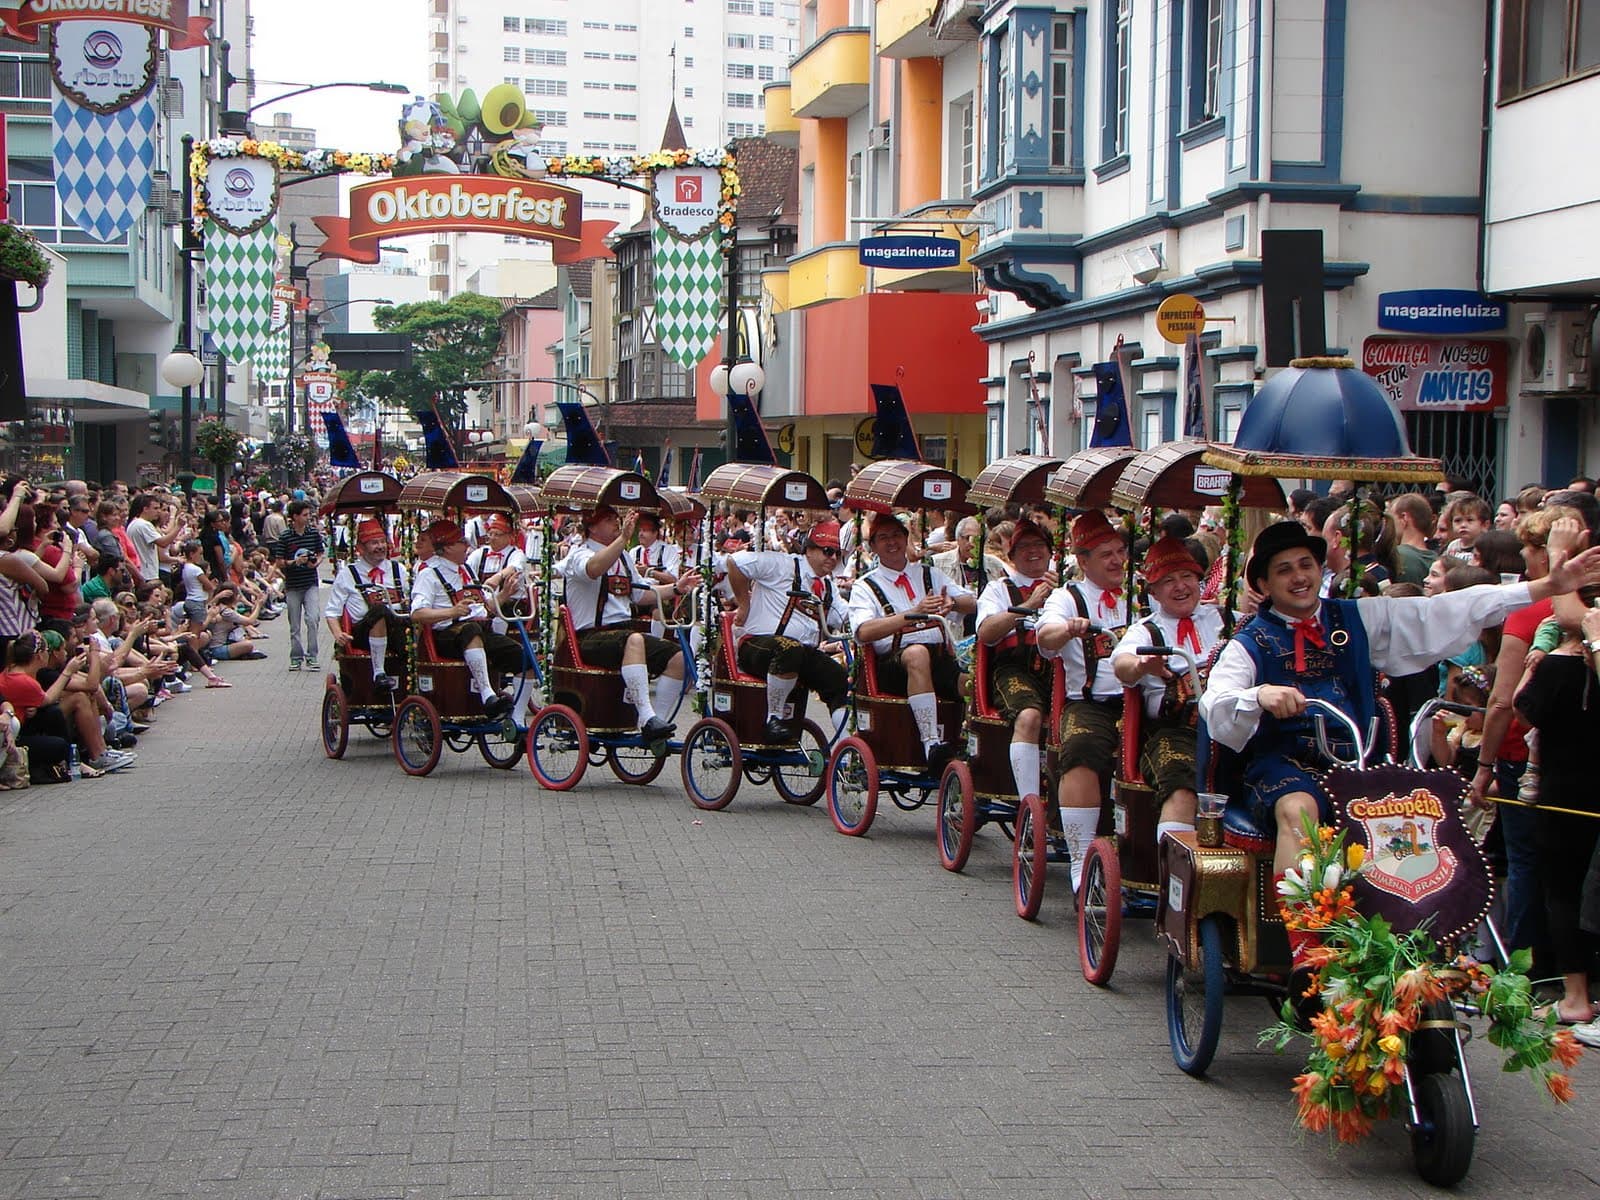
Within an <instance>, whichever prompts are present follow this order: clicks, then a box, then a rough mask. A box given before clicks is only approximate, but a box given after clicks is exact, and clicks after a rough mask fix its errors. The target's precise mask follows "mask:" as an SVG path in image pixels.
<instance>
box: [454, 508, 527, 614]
mask: <svg viewBox="0 0 1600 1200" xmlns="http://www.w3.org/2000/svg"><path fill="white" fill-rule="evenodd" d="M483 533H484V541H483V544H482V545H479V546H475V547H473V549H471V550H470V551H468V552H467V566H469V567H471V568H472V573H473V574H474V575H476V576H477V577H478V578H479V579H480V580H482V582H483V586H484V587H485V588H488V589H489V590H491V591H493V592H494V593H495V594H496V595H497V596H499V598H500V604H501V609H502V611H507V612H509V611H510V606H511V603H512V601H514V600H518V599H520V598H522V597H523V596H525V595H526V594H527V589H526V580H525V577H524V571H525V570H526V569H527V566H528V559H527V556H526V555H524V554H523V553H522V551H521V550H520V549H519V548H518V546H517V541H516V533H515V528H514V526H513V525H512V524H511V518H510V517H508V516H506V515H505V513H490V514H489V515H488V516H487V517H485V518H484V519H483ZM524 611H526V610H524ZM513 615H517V614H513ZM490 628H492V629H493V630H494V631H495V632H496V633H504V632H505V631H506V629H507V628H508V626H507V625H506V623H505V621H504V620H502V619H501V618H499V617H495V618H494V619H493V621H492V622H491V624H490Z"/></svg>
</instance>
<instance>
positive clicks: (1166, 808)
mask: <svg viewBox="0 0 1600 1200" xmlns="http://www.w3.org/2000/svg"><path fill="white" fill-rule="evenodd" d="M1140 574H1142V575H1143V576H1144V582H1145V588H1146V589H1147V590H1148V591H1149V593H1150V599H1151V601H1152V602H1153V603H1154V606H1155V611H1154V612H1153V613H1151V614H1150V616H1148V617H1146V618H1145V619H1144V620H1142V621H1136V622H1135V623H1134V624H1132V625H1130V626H1128V631H1127V633H1125V634H1123V635H1122V641H1121V642H1119V643H1118V644H1117V648H1116V650H1115V652H1114V653H1113V654H1112V656H1111V669H1112V670H1113V671H1115V672H1116V674H1117V678H1118V679H1120V680H1121V681H1122V682H1123V683H1125V684H1127V685H1128V686H1129V687H1135V688H1138V689H1139V694H1140V696H1141V697H1142V699H1143V700H1144V706H1145V718H1146V719H1145V721H1144V724H1143V730H1144V736H1143V739H1142V744H1141V745H1140V747H1139V771H1140V774H1142V775H1143V776H1144V781H1145V783H1146V784H1148V785H1149V786H1150V789H1151V791H1153V792H1154V793H1155V798H1156V803H1157V804H1159V805H1160V806H1161V815H1160V817H1159V818H1158V821H1157V824H1156V840H1157V841H1160V840H1161V839H1162V838H1163V837H1165V836H1166V835H1167V834H1168V833H1182V832H1186V831H1190V830H1193V829H1194V814H1195V805H1196V802H1197V800H1196V792H1197V790H1198V789H1197V787H1196V784H1195V714H1196V705H1197V703H1198V701H1199V699H1200V697H1199V696H1197V695H1195V694H1194V685H1193V681H1192V680H1191V679H1190V678H1189V672H1188V666H1187V665H1186V664H1185V663H1184V661H1183V659H1181V658H1173V657H1163V656H1161V655H1140V654H1135V653H1134V651H1136V650H1140V649H1143V648H1144V647H1146V646H1158V647H1166V646H1181V647H1183V648H1184V649H1186V650H1188V651H1189V652H1190V653H1191V654H1193V655H1194V657H1195V659H1196V661H1197V662H1198V663H1199V665H1200V667H1201V669H1202V670H1204V669H1205V664H1206V660H1207V658H1208V657H1209V656H1210V654H1211V652H1212V651H1213V650H1214V649H1215V648H1216V645H1217V643H1218V642H1220V641H1221V640H1222V611H1221V610H1220V609H1218V608H1217V607H1216V606H1215V605H1211V604H1201V603H1200V580H1201V578H1202V577H1203V576H1204V575H1205V571H1204V570H1203V569H1202V568H1201V566H1200V564H1199V563H1198V562H1197V561H1195V557H1194V555H1193V554H1191V553H1190V552H1189V547H1188V546H1186V545H1184V543H1183V542H1182V541H1180V540H1179V539H1178V538H1175V537H1171V536H1167V537H1163V538H1160V539H1158V540H1157V541H1156V543H1155V545H1153V546H1151V547H1150V549H1149V551H1148V552H1147V553H1146V554H1145V556H1144V563H1143V564H1142V566H1141V568H1140Z"/></svg>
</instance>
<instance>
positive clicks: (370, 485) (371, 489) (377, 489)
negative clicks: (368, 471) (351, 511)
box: [361, 479, 383, 496]
mask: <svg viewBox="0 0 1600 1200" xmlns="http://www.w3.org/2000/svg"><path fill="white" fill-rule="evenodd" d="M382 493H383V480H381V479H363V480H362V481H361V494H362V495H363V496H378V495H381V494H382Z"/></svg>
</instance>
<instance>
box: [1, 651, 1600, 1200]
mask: <svg viewBox="0 0 1600 1200" xmlns="http://www.w3.org/2000/svg"><path fill="white" fill-rule="evenodd" d="M273 632H276V630H274V631H273ZM232 674H233V675H234V676H235V677H236V679H237V680H238V682H239V684H240V686H238V687H236V688H234V689H233V690H232V691H227V692H210V693H205V694H200V693H196V694H194V695H192V696H189V697H187V698H185V699H183V700H181V701H179V702H176V703H174V704H171V705H168V706H165V707H163V708H162V709H161V710H160V712H159V714H158V716H159V717H160V723H159V726H158V729H157V730H156V731H155V732H153V733H152V734H151V735H150V736H149V737H147V738H146V739H145V744H144V745H142V746H141V747H140V749H141V752H142V753H141V757H140V760H139V764H138V766H137V768H136V769H135V770H134V771H133V772H131V773H130V774H129V775H128V776H127V777H125V778H123V779H118V778H108V779H104V780H95V781H86V782H84V783H80V784H74V785H71V786H67V787H57V788H33V789H29V790H27V791H24V792H12V793H5V794H3V795H0V913H3V917H0V967H3V974H0V1197H29V1198H52V1197H114V1198H129V1200H146V1198H150V1200H156V1198H166V1197H216V1198H218V1200H263V1198H273V1197H296V1198H298V1197H317V1198H327V1200H334V1198H349V1200H358V1198H371V1200H381V1198H389V1197H394V1198H405V1200H412V1198H415V1200H432V1198H435V1197H480V1196H481V1197H544V1196H550V1197H574V1198H582V1197H608V1198H609V1197H618V1196H629V1197H633V1196H638V1197H656V1196H684V1197H701V1196H704V1197H783V1198H810V1197H818V1198H820V1197H830V1198H832V1197H855V1196H859V1197H893V1198H899V1197H906V1198H917V1200H946V1198H951V1197H963V1196H983V1197H1011V1196H1016V1197H1077V1196H1082V1197H1095V1198H1100V1197H1139V1196H1155V1195H1160V1196H1163V1197H1166V1196H1175V1195H1181V1196H1195V1197H1212V1196H1215V1197H1219V1198H1220V1197H1227V1198H1228V1200H1239V1198H1242V1197H1282V1196H1291V1195H1292V1196H1295V1197H1313V1196H1346V1195H1350V1194H1360V1195H1364V1196H1373V1197H1410V1196H1422V1195H1425V1194H1427V1193H1428V1192H1429V1190H1430V1189H1428V1188H1427V1187H1426V1186H1425V1185H1423V1184H1422V1183H1421V1182H1420V1181H1418V1180H1417V1179H1416V1178H1415V1176H1414V1175H1413V1174H1412V1173H1411V1171H1410V1166H1409V1156H1408V1154H1407V1152H1406V1147H1405V1140H1404V1135H1403V1132H1402V1131H1401V1130H1400V1128H1399V1127H1398V1126H1397V1125H1394V1124H1392V1123H1391V1124H1390V1125H1388V1126H1386V1127H1384V1128H1382V1129H1380V1131H1379V1132H1378V1134H1377V1135H1376V1136H1375V1137H1374V1138H1373V1139H1372V1141H1371V1142H1370V1144H1368V1145H1367V1146H1365V1147H1362V1148H1360V1149H1357V1150H1354V1151H1350V1150H1344V1151H1340V1152H1338V1153H1334V1152H1332V1151H1331V1150H1330V1149H1329V1147H1328V1146H1327V1144H1326V1143H1325V1142H1324V1141H1323V1139H1321V1138H1316V1137H1309V1138H1308V1137H1301V1136H1299V1135H1297V1134H1295V1133H1294V1132H1293V1130H1292V1127H1291V1105H1290V1100H1289V1096H1288V1092H1287V1087H1288V1082H1289V1079H1290V1077H1291V1076H1292V1075H1293V1074H1294V1064H1293V1061H1292V1060H1290V1059H1288V1058H1284V1057H1279V1056H1276V1055H1274V1054H1272V1053H1270V1052H1269V1051H1264V1050H1261V1049H1258V1048H1257V1047H1256V1046H1255V1037H1254V1035H1255V1031H1256V1030H1257V1029H1258V1028H1259V1027H1260V1026H1261V1025H1263V1024H1265V1023H1266V1020H1267V1016H1268V1014H1267V1010H1266V1007H1265V1005H1263V1004H1261V1003H1260V1002H1259V1001H1249V1000H1237V1001H1233V1002H1231V1003H1230V1008H1229V1016H1228V1021H1227V1030H1226V1033H1225V1036H1224V1041H1223V1046H1222V1050H1221V1052H1220V1054H1219V1056H1218V1060H1217V1063H1216V1065H1215V1066H1214V1068H1213V1072H1212V1076H1211V1078H1209V1079H1207V1080H1205V1081H1196V1080H1191V1079H1189V1078H1187V1077H1185V1076H1183V1075H1182V1074H1180V1073H1179V1072H1178V1071H1177V1069H1176V1068H1175V1067H1174V1066H1173V1065H1172V1060H1171V1057H1170V1054H1169V1053H1168V1050H1167V1045H1166V1034H1165V1025H1164V1017H1163V1010H1162V1000H1161V976H1162V970H1163V958H1162V955H1161V952H1160V951H1159V949H1158V948H1157V946H1156V945H1155V943H1154V941H1153V939H1152V938H1151V937H1150V936H1149V934H1148V926H1147V925H1140V924H1136V923H1135V924H1131V925H1130V927H1129V932H1128V934H1127V937H1126V939H1125V945H1124V950H1123V957H1122V962H1121V964H1120V966H1119V968H1118V975H1117V979H1116V986H1115V987H1114V988H1112V989H1110V990H1108V991H1104V992H1101V991H1097V990H1095V989H1093V988H1090V987H1088V986H1087V985H1086V984H1084V983H1083V981H1082V979H1081V977H1080V976H1079V974H1078V970H1077V962H1076V953H1075V948H1074V943H1073V933H1074V927H1073V923H1072V914H1071V909H1070V904H1069V903H1068V902H1067V901H1066V900H1065V899H1064V898H1063V890H1062V885H1061V876H1060V875H1059V873H1058V875H1057V876H1056V877H1055V878H1053V879H1052V880H1051V881H1050V884H1049V890H1047V896H1046V902H1045V908H1044V912H1043V920H1042V921H1041V922H1040V923H1039V924H1037V925H1031V926H1030V925H1024V924H1023V923H1022V922H1019V921H1018V920H1017V919H1016V918H1015V916H1014V915H1012V913H1011V905H1010V899H1009V893H1008V886H1009V851H1008V847H1007V846H1006V844H1005V843H1004V841H1003V839H1002V838H1000V836H999V835H998V834H997V833H995V832H994V831H993V830H987V831H985V832H984V833H983V834H982V835H980V837H979V839H978V846H977V848H976V850H975V852H974V854H973V858H972V862H971V864H970V865H969V867H968V869H967V871H966V873H965V874H963V875H960V876H955V875H949V874H947V873H945V872H944V871H941V870H940V869H939V867H938V864H937V859H936V856H935V852H934V846H933V839H932V815H931V813H929V812H921V813H913V814H904V813H899V812H895V811H893V810H890V811H888V812H886V813H883V814H881V815H880V817H879V820H878V823H877V824H876V825H875V827H874V829H873V832H872V835H871V836H870V837H868V838H865V839H861V840H854V839H845V838H840V837H839V836H837V835H836V834H835V833H834V832H833V828H832V826H831V824H830V823H829V821H828V819H827V817H826V814H825V813H824V812H823V811H822V810H821V808H820V807H819V808H817V809H797V808H791V807H787V806H785V805H783V804H782V803H780V802H779V801H778V800H777V799H776V797H775V795H774V794H773V793H772V792H771V791H770V789H767V788H759V787H754V786H751V785H748V784H747V785H746V786H745V788H744V790H743V791H742V792H741V794H740V796H739V798H738V799H737V800H736V801H735V803H734V806H733V807H732V808H731V809H730V810H728V811H726V812H723V813H711V814H703V813H699V812H698V811H696V810H694V809H693V808H692V807H691V806H690V805H689V804H688V803H687V801H686V800H685V799H684V797H683V795H682V792H681V786H680V784H679V782H678V776H677V771H676V769H675V767H673V768H669V770H667V771H666V772H664V773H663V774H662V775H661V777H660V778H659V779H658V780H657V781H656V783H655V784H653V785H651V786H649V787H645V788H629V787H624V786H622V785H620V784H617V783H616V782H615V781H614V780H611V779H610V778H609V775H608V774H607V773H606V772H605V771H604V770H603V768H602V769H601V770H599V771H591V773H590V775H589V776H588V777H587V778H586V779H585V781H584V782H583V783H582V784H580V785H579V787H578V788H577V789H576V790H575V791H573V792H570V793H565V794H556V793H548V792H542V791H540V790H539V789H538V788H537V787H536V786H535V785H534V783H533V781H532V779H531V776H530V775H529V774H528V772H527V770H526V768H525V767H518V768H517V769H516V770H515V771H512V772H508V773H501V772H498V771H495V770H492V769H490V768H489V767H487V766H485V765H484V764H483V763H482V762H481V761H480V760H479V758H478V756H477V754H476V753H475V752H469V753H468V754H466V755H463V756H456V755H453V754H450V753H448V752H447V753H446V755H445V757H444V760H443V762H442V763H441V764H440V767H439V769H438V771H437V772H436V773H435V774H434V776H433V777H431V778H429V779H425V780H413V779H409V778H407V777H405V776H403V775H402V774H401V773H400V772H399V770H398V769H397V768H396V767H395V765H394V763H393V761H392V759H391V758H390V757H389V754H388V750H387V744H386V743H380V742H379V741H377V740H375V739H373V738H371V737H370V736H368V735H367V734H365V733H364V732H362V731H360V730H355V731H353V732H352V738H351V748H350V752H349V754H348V756H347V758H346V760H345V761H343V762H329V761H327V760H326V759H325V758H324V757H323V755H322V753H321V749H320V745H319V743H318V740H317V729H316V721H317V706H318V702H319V698H320V690H319V688H320V678H319V677H317V676H311V675H295V674H287V673H284V672H283V671H282V669H281V663H280V662H279V661H277V660H268V661H266V662H262V663H251V664H236V665H235V666H234V667H233V668H232ZM1481 1050H1482V1047H1474V1048H1473V1049H1472V1059H1473V1061H1474V1063H1475V1064H1476V1065H1477V1066H1478V1070H1477V1072H1476V1074H1475V1076H1474V1084H1475V1086H1476V1088H1477V1095H1478V1101H1479V1105H1480V1110H1481V1112H1482V1115H1483V1119H1484V1128H1483V1130H1482V1131H1481V1133H1480V1137H1479V1144H1478V1154H1477V1160H1476V1163H1475V1165H1474V1169H1473V1172H1472V1175H1471V1176H1470V1177H1469V1179H1468V1181H1467V1183H1466V1184H1465V1185H1464V1186H1463V1188H1462V1189H1461V1192H1462V1194H1464V1195H1490V1194H1495V1195H1502V1196H1503V1195H1505V1194H1507V1193H1508V1192H1510V1191H1511V1190H1513V1189H1519V1190H1523V1191H1527V1192H1529V1193H1533V1192H1537V1193H1540V1194H1544V1195H1554V1196H1579V1195H1593V1194H1596V1192H1597V1190H1600V1149H1597V1147H1596V1138H1595V1133H1594V1131H1595V1129H1596V1117H1597V1115H1600V1100H1597V1098H1596V1097H1597V1096H1600V1075H1594V1074H1593V1072H1592V1067H1591V1065H1590V1064H1588V1063H1586V1064H1584V1066H1583V1067H1581V1068H1580V1069H1579V1072H1578V1075H1577V1082H1578V1085H1579V1089H1580V1098H1579V1100H1578V1102H1577V1103H1576V1104H1575V1105H1573V1106H1572V1107H1570V1108H1568V1109H1561V1110H1558V1109H1557V1108H1555V1107H1554V1106H1553V1105H1551V1104H1550V1103H1549V1102H1547V1101H1545V1100H1543V1099H1542V1098H1541V1097H1540V1096H1539V1095H1538V1094H1537V1092H1536V1089H1535V1088H1534V1087H1532V1086H1530V1085H1529V1083H1528V1081H1527V1080H1525V1079H1524V1078H1522V1077H1512V1076H1504V1075H1501V1074H1500V1073H1498V1072H1497V1071H1496V1070H1494V1069H1493V1068H1494V1063H1493V1060H1492V1059H1491V1058H1490V1057H1489V1055H1487V1054H1484V1053H1481V1052H1480V1051H1481Z"/></svg>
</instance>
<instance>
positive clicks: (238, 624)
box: [206, 586, 266, 662]
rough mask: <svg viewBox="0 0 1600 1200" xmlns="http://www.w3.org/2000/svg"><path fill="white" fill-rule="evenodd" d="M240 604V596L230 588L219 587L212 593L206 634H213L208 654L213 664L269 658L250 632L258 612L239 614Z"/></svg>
mask: <svg viewBox="0 0 1600 1200" xmlns="http://www.w3.org/2000/svg"><path fill="white" fill-rule="evenodd" d="M238 603H239V593H238V592H237V591H236V590H235V589H234V588H232V587H231V586H223V587H219V588H218V589H217V590H216V591H215V592H214V593H212V596H211V605H210V608H209V610H208V612H207V616H206V631H207V632H208V633H209V634H210V635H211V642H210V645H209V646H208V647H207V653H208V655H209V657H210V659H211V661H212V662H226V661H228V660H230V659H251V658H265V657H266V655H265V654H263V653H261V652H260V651H259V650H257V649H256V646H255V643H254V642H252V641H251V640H250V638H249V636H248V633H247V631H248V629H249V625H250V622H251V621H253V620H254V619H255V613H254V612H253V611H250V610H246V611H245V612H240V611H239V608H238Z"/></svg>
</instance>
